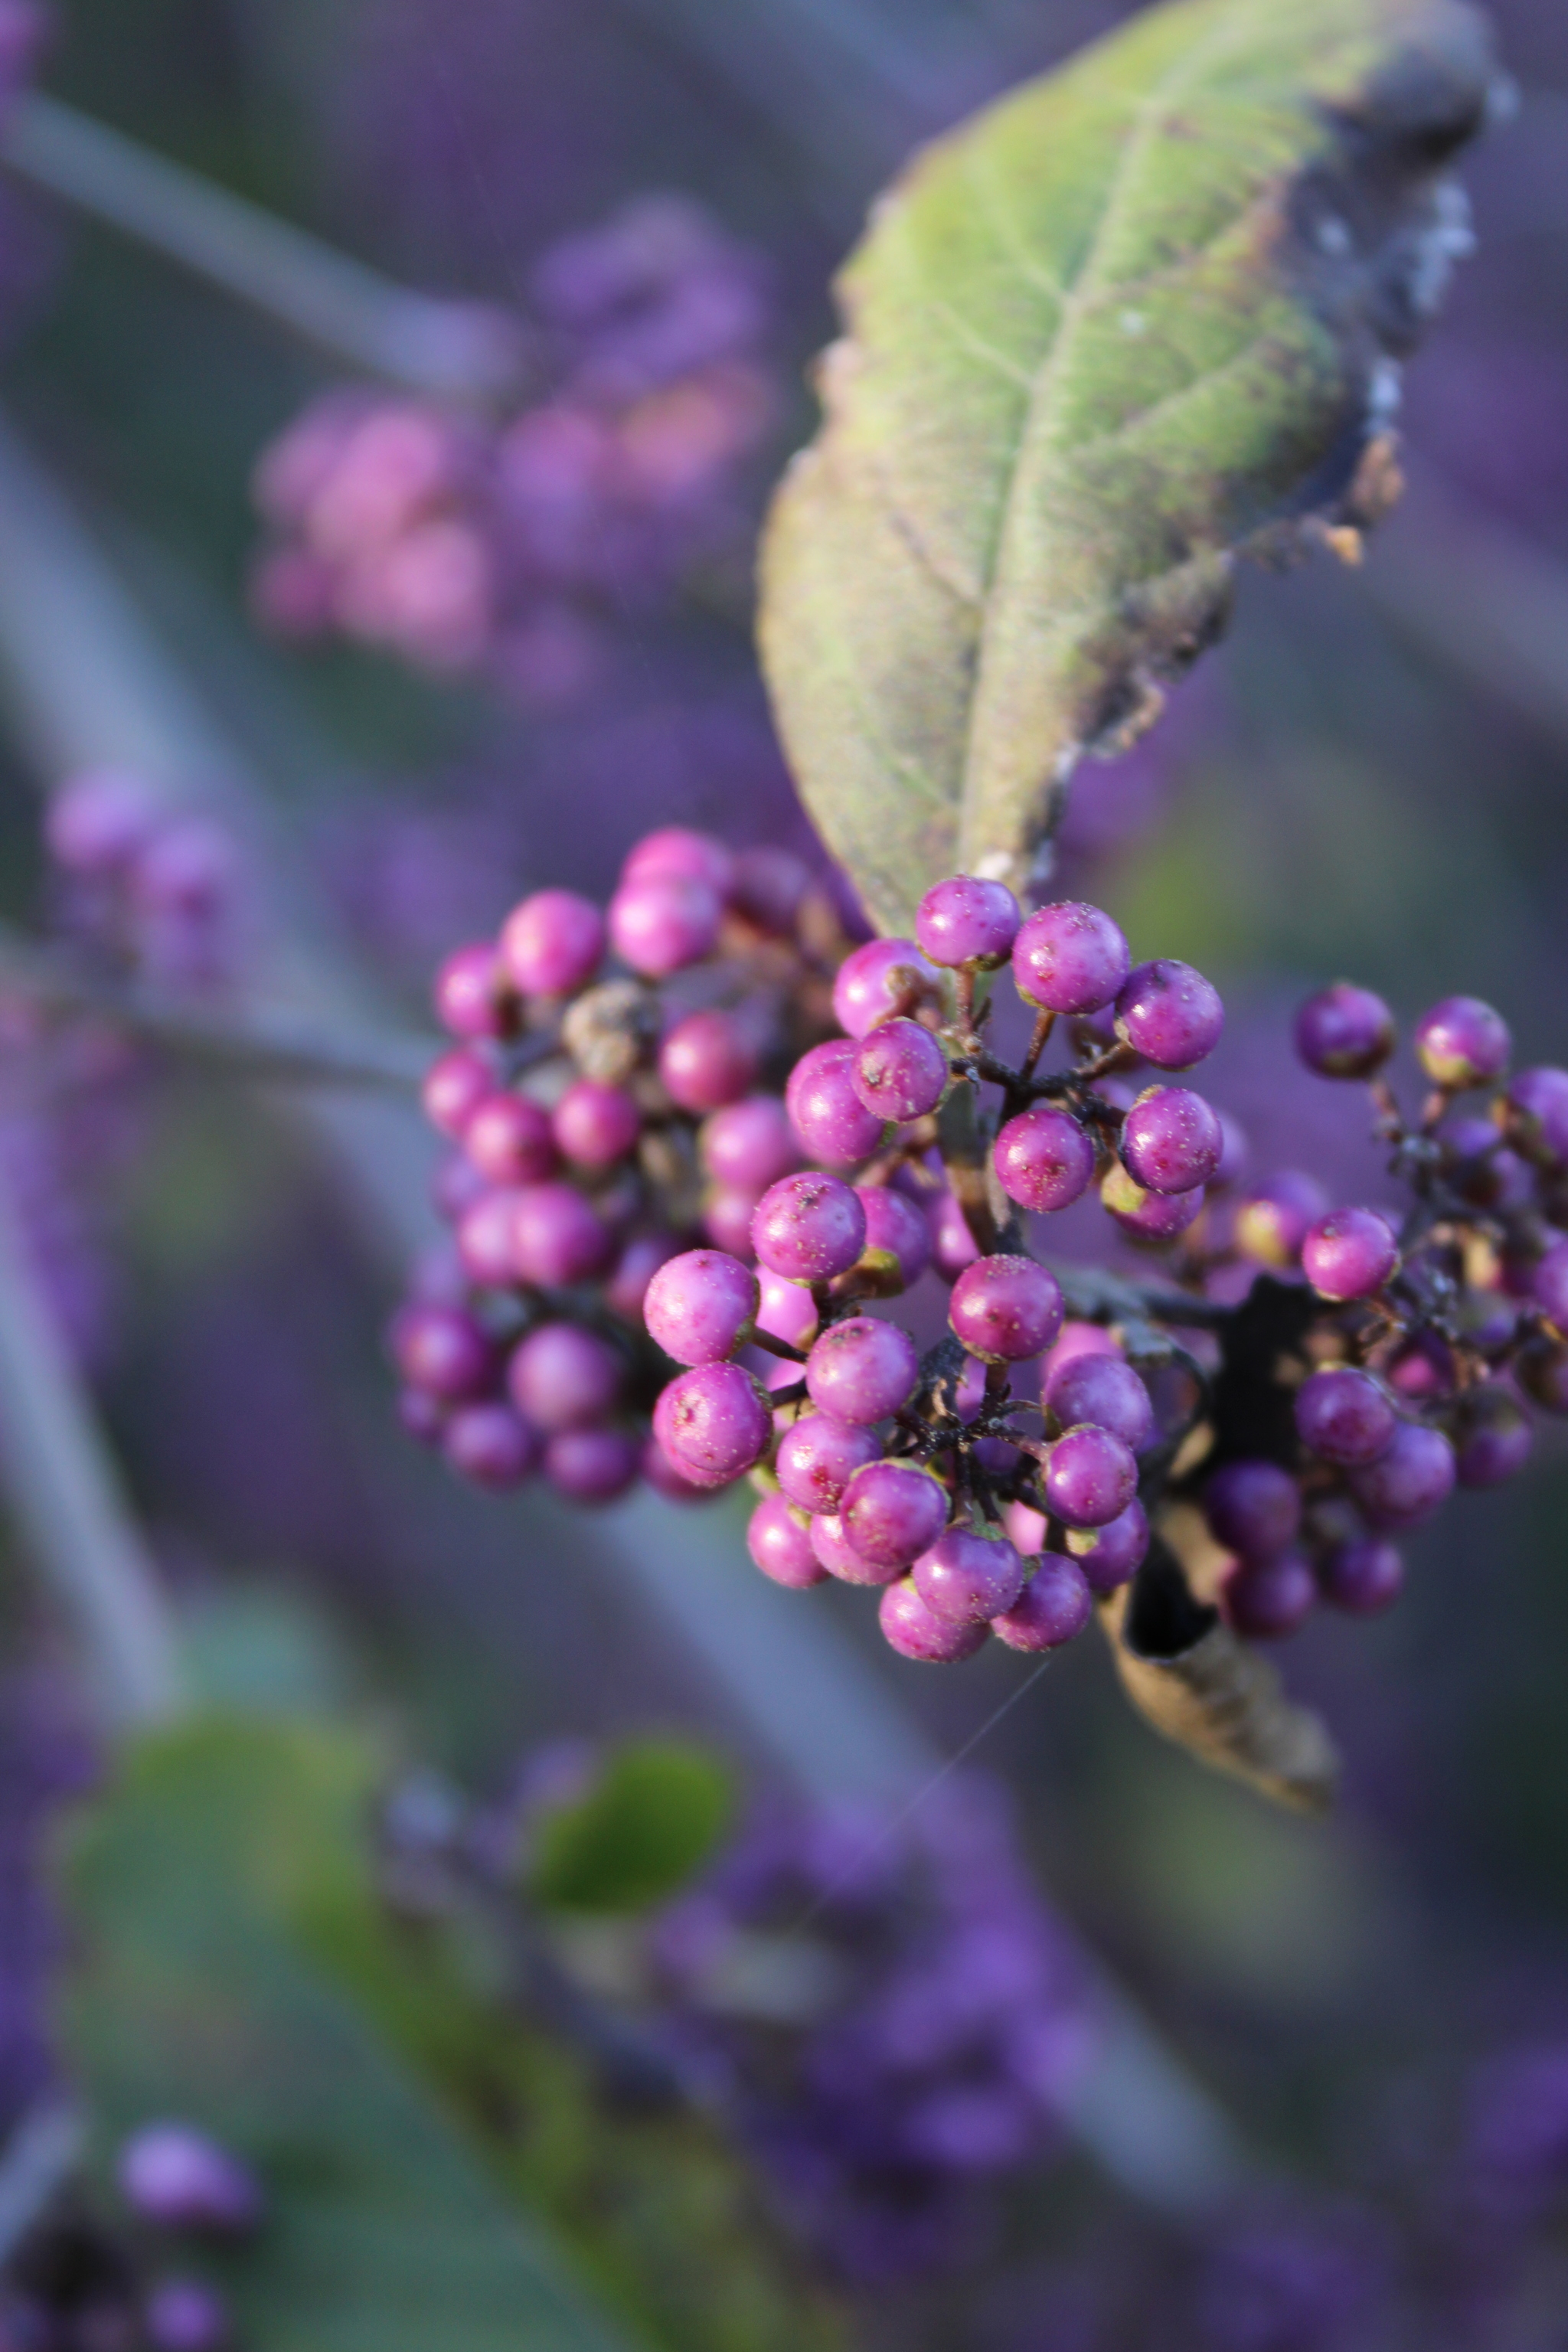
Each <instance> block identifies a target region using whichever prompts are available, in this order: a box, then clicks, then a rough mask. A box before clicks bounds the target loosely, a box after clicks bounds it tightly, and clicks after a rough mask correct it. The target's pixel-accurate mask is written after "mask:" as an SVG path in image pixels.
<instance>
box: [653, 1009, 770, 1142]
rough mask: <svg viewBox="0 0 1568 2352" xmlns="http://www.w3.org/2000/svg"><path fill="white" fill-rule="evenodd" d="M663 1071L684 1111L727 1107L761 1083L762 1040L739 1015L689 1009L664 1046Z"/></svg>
mask: <svg viewBox="0 0 1568 2352" xmlns="http://www.w3.org/2000/svg"><path fill="white" fill-rule="evenodd" d="M658 1075H659V1076H660V1077H661V1078H662V1079H663V1080H664V1084H665V1088H666V1091H667V1092H668V1095H669V1097H670V1100H671V1101H672V1102H676V1103H679V1106H680V1108H681V1109H682V1110H689V1111H690V1112H692V1113H693V1115H694V1116H695V1117H697V1118H700V1117H701V1116H702V1114H703V1112H704V1111H710V1110H722V1109H723V1108H724V1107H725V1105H726V1104H727V1103H735V1102H739V1101H740V1099H741V1097H742V1095H743V1094H744V1093H745V1092H746V1090H747V1088H748V1087H751V1086H752V1084H753V1082H754V1081H755V1078H756V1075H757V1046H756V1040H755V1038H754V1037H753V1035H752V1030H751V1028H750V1026H749V1024H747V1023H746V1022H744V1021H742V1019H741V1018H740V1016H739V1015H738V1014H737V1013H723V1012H718V1011H710V1012H705V1013H688V1014H687V1016H686V1018H685V1020H684V1021H678V1022H677V1023H676V1024H675V1026H674V1028H673V1029H672V1030H671V1031H670V1032H669V1034H668V1036H667V1037H666V1039H665V1041H664V1043H663V1045H661V1046H660V1047H659V1049H658Z"/></svg>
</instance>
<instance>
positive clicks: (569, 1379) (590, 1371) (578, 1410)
mask: <svg viewBox="0 0 1568 2352" xmlns="http://www.w3.org/2000/svg"><path fill="white" fill-rule="evenodd" d="M506 1377H507V1387H508V1389H509V1391H510V1394H511V1401H512V1402H513V1404H515V1405H516V1407H517V1409H518V1411H519V1412H521V1414H522V1416H523V1418H524V1420H525V1421H531V1423H533V1425H534V1427H535V1428H536V1429H542V1430H544V1431H546V1432H547V1433H549V1434H550V1435H551V1436H553V1435H554V1434H555V1433H556V1432H557V1431H558V1430H562V1429H586V1428H588V1427H589V1426H591V1424H592V1423H595V1422H599V1421H603V1420H604V1418H605V1414H606V1413H607V1412H610V1411H611V1409H612V1408H613V1407H614V1405H615V1403H616V1400H617V1399H618V1397H619V1395H620V1392H621V1360H620V1358H619V1356H618V1355H617V1354H616V1350H615V1349H614V1348H612V1347H611V1346H610V1345H609V1344H608V1342H607V1341H606V1340H604V1339H600V1338H599V1337H598V1335H597V1334H596V1333H595V1332H593V1331H584V1328H583V1327H582V1325H581V1324H579V1323H541V1324H540V1325H539V1326H538V1327H537V1328H536V1329H534V1330H532V1331H531V1332H530V1333H529V1335H528V1337H527V1339H524V1340H523V1341H522V1343H521V1346H520V1347H518V1348H517V1349H514V1350H513V1353H512V1359H511V1362H510V1364H509V1365H508V1367H507V1376H506Z"/></svg>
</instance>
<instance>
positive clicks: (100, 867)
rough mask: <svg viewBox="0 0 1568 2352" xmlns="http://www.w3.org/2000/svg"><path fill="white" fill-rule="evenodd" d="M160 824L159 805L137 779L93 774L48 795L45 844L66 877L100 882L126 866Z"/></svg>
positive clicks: (106, 771) (121, 773)
mask: <svg viewBox="0 0 1568 2352" xmlns="http://www.w3.org/2000/svg"><path fill="white" fill-rule="evenodd" d="M159 822H160V812H159V808H158V803H157V800H156V798H155V796H154V795H153V793H152V792H150V791H149V789H148V787H147V785H146V784H145V783H144V782H142V778H141V777H140V776H137V775H133V774H132V773H131V772H129V771H128V770H121V769H118V768H94V769H90V770H89V771H88V772H86V773H85V774H82V775H77V776H72V777H70V778H69V779H68V781H67V782H65V783H63V784H61V785H59V786H58V788H57V790H56V791H55V792H53V793H51V794H50V796H49V802H48V807H47V813H46V814H45V818H44V838H45V841H46V843H47V845H48V851H49V855H50V856H51V857H52V858H54V860H55V862H56V863H57V865H58V866H62V867H63V868H64V870H65V871H66V873H68V874H70V875H76V876H79V877H81V878H82V879H83V880H86V881H98V880H100V879H101V878H103V877H106V876H109V875H112V874H116V873H118V872H120V871H121V869H122V868H123V867H124V866H126V865H128V864H129V862H130V860H131V859H132V857H134V856H136V855H137V853H138V852H139V851H140V850H141V848H142V845H143V844H144V843H146V842H147V841H148V840H149V839H150V838H151V837H152V835H153V834H154V833H155V832H156V830H157V828H158V824H159Z"/></svg>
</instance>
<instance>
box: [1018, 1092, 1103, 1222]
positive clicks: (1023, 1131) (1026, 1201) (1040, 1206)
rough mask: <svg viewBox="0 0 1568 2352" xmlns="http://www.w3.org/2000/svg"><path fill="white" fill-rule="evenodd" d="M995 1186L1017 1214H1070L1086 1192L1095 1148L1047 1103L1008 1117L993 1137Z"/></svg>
mask: <svg viewBox="0 0 1568 2352" xmlns="http://www.w3.org/2000/svg"><path fill="white" fill-rule="evenodd" d="M993 1157H994V1161H995V1167H996V1176H997V1181H998V1182H999V1183H1000V1184H1001V1187H1002V1190H1003V1191H1004V1192H1005V1193H1006V1195H1007V1198H1008V1199H1009V1200H1010V1201H1016V1202H1017V1203H1018V1206H1019V1207H1020V1208H1021V1209H1034V1210H1037V1211H1039V1212H1040V1213H1049V1212H1050V1211H1052V1210H1055V1209H1068V1208H1070V1207H1071V1206H1072V1203H1073V1202H1075V1201H1076V1200H1078V1199H1079V1198H1080V1196H1081V1195H1082V1194H1083V1193H1084V1192H1087V1191H1088V1190H1089V1184H1090V1182H1091V1181H1092V1179H1093V1176H1094V1146H1093V1144H1092V1143H1091V1142H1090V1141H1089V1138H1088V1136H1087V1135H1086V1134H1085V1133H1084V1131H1083V1129H1082V1128H1081V1127H1080V1126H1079V1123H1078V1121H1077V1119H1076V1118H1071V1117H1069V1115H1068V1112H1066V1111H1065V1110H1053V1109H1052V1108H1051V1107H1050V1105H1049V1104H1048V1103H1037V1104H1036V1106H1035V1108H1033V1109H1032V1110H1026V1111H1020V1113H1019V1114H1018V1116H1017V1118H1010V1119H1009V1120H1008V1121H1007V1124H1006V1125H1005V1128H1004V1129H1002V1132H1001V1134H1000V1135H999V1136H998V1137H997V1138H996V1144H995V1149H994V1154H993Z"/></svg>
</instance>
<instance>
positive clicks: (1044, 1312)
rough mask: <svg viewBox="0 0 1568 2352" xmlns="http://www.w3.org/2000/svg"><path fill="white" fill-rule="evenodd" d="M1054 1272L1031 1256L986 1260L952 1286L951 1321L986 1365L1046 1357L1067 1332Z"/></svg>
mask: <svg viewBox="0 0 1568 2352" xmlns="http://www.w3.org/2000/svg"><path fill="white" fill-rule="evenodd" d="M1062 1312H1063V1309H1062V1294H1061V1290H1060V1287H1059V1286H1058V1282H1057V1278H1056V1276H1055V1275H1054V1274H1051V1273H1049V1272H1048V1271H1047V1268H1046V1267H1045V1266H1043V1265H1036V1264H1035V1261H1034V1259H1033V1258H1028V1257H1001V1256H997V1257H982V1258H976V1259H975V1261H974V1264H973V1265H970V1266H965V1268H964V1270H963V1273H962V1274H961V1275H960V1276H959V1277H958V1280H957V1281H956V1282H955V1283H954V1284H953V1286H952V1302H951V1304H950V1306H949V1308H948V1320H949V1322H950V1323H951V1324H952V1328H953V1332H954V1334H955V1336H956V1337H957V1338H958V1339H961V1340H962V1341H963V1345H964V1347H965V1348H967V1349H968V1350H969V1352H970V1354H971V1355H972V1356H978V1357H979V1358H980V1360H981V1361H982V1363H986V1364H1016V1363H1023V1362H1025V1361H1026V1360H1027V1359H1028V1358H1029V1357H1030V1356H1038V1355H1041V1354H1043V1353H1044V1351H1045V1349H1047V1348H1048V1347H1049V1346H1050V1344H1051V1342H1052V1340H1053V1339H1055V1338H1056V1336H1057V1334H1058V1331H1059V1330H1060V1329H1061V1328H1062Z"/></svg>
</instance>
